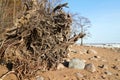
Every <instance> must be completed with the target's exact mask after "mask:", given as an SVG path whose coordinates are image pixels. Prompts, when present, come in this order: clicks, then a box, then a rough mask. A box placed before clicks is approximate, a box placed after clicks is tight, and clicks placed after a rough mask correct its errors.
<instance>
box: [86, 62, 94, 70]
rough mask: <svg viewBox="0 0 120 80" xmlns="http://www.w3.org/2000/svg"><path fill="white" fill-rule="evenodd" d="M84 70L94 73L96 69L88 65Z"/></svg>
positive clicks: (92, 65)
mask: <svg viewBox="0 0 120 80" xmlns="http://www.w3.org/2000/svg"><path fill="white" fill-rule="evenodd" d="M85 70H87V71H90V72H95V71H96V68H95V65H94V64H92V63H90V64H86V65H85Z"/></svg>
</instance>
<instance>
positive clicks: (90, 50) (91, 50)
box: [87, 49, 97, 54]
mask: <svg viewBox="0 0 120 80" xmlns="http://www.w3.org/2000/svg"><path fill="white" fill-rule="evenodd" d="M87 54H97V52H96V51H95V50H93V49H89V50H87Z"/></svg>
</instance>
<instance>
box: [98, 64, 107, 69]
mask: <svg viewBox="0 0 120 80" xmlns="http://www.w3.org/2000/svg"><path fill="white" fill-rule="evenodd" d="M98 67H100V68H103V69H108V65H105V64H103V65H100V66H98Z"/></svg>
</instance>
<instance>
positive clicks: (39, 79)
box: [36, 76, 44, 80]
mask: <svg viewBox="0 0 120 80" xmlns="http://www.w3.org/2000/svg"><path fill="white" fill-rule="evenodd" d="M36 80H44V78H43V77H42V76H36Z"/></svg>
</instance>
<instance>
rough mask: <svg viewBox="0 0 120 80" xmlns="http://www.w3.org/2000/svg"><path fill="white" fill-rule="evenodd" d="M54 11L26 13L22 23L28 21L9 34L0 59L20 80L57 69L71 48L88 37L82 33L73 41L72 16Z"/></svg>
mask: <svg viewBox="0 0 120 80" xmlns="http://www.w3.org/2000/svg"><path fill="white" fill-rule="evenodd" d="M56 8H57V7H55V9H56ZM55 9H54V10H53V12H51V13H49V12H46V11H43V12H42V13H41V8H39V9H37V10H36V11H35V10H34V11H32V10H29V11H26V14H25V15H23V16H22V21H26V22H23V23H22V22H20V21H19V22H18V23H19V26H18V25H17V27H14V28H12V29H10V30H8V31H7V32H6V39H5V40H4V41H3V43H2V45H1V47H0V60H2V61H4V62H5V64H6V65H8V69H9V70H10V71H11V70H14V71H15V72H16V73H17V76H18V78H19V80H24V79H26V78H27V79H29V78H30V77H32V76H33V75H35V73H36V71H38V70H40V71H46V70H55V69H56V66H57V64H58V63H60V62H62V61H63V58H65V57H67V53H68V51H67V48H68V46H69V45H71V44H73V43H75V42H76V41H77V39H78V38H81V37H83V36H84V35H85V34H82V33H81V34H78V35H75V36H74V37H72V38H70V26H71V23H72V19H71V16H70V15H69V14H67V13H65V12H64V11H62V10H57V9H56V11H55ZM43 13H44V14H43ZM28 15H29V18H28ZM26 16H27V17H26ZM23 18H24V19H23ZM26 18H27V19H26ZM19 20H21V19H19ZM18 23H17V24H18ZM9 65H10V66H9Z"/></svg>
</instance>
